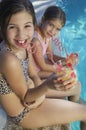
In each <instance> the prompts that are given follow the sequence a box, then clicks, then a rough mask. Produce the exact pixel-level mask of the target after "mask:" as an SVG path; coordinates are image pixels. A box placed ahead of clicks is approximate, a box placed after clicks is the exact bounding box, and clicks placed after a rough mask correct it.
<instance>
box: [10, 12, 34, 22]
mask: <svg viewBox="0 0 86 130" xmlns="http://www.w3.org/2000/svg"><path fill="white" fill-rule="evenodd" d="M24 22H33V18H32V16H31V14H30V13H28V12H27V11H21V12H18V13H16V14H13V15H12V16H11V18H10V21H9V23H16V24H17V23H24Z"/></svg>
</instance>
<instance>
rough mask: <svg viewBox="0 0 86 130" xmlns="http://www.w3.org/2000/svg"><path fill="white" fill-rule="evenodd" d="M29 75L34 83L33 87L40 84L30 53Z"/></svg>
mask: <svg viewBox="0 0 86 130" xmlns="http://www.w3.org/2000/svg"><path fill="white" fill-rule="evenodd" d="M28 70H29V75H30V77H31V79H32V80H33V81H34V84H35V86H38V85H39V84H41V83H42V81H41V80H40V78H39V76H38V74H37V71H36V66H35V65H34V60H33V56H32V54H31V53H30V54H29V67H28Z"/></svg>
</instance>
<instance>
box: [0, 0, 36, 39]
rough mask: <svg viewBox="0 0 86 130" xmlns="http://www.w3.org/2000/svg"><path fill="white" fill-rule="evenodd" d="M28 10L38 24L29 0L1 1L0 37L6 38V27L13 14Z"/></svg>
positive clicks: (34, 22)
mask: <svg viewBox="0 0 86 130" xmlns="http://www.w3.org/2000/svg"><path fill="white" fill-rule="evenodd" d="M23 10H26V11H27V12H28V13H29V14H31V16H32V18H33V24H34V26H36V17H35V12H34V8H33V5H32V3H31V2H30V1H29V0H2V1H1V2H0V35H1V36H0V37H1V38H3V39H6V29H7V25H8V23H9V20H10V18H11V16H12V15H13V14H15V13H17V12H21V11H23Z"/></svg>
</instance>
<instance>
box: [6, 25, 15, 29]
mask: <svg viewBox="0 0 86 130" xmlns="http://www.w3.org/2000/svg"><path fill="white" fill-rule="evenodd" d="M7 28H8V29H14V28H16V27H15V26H14V25H8V27H7Z"/></svg>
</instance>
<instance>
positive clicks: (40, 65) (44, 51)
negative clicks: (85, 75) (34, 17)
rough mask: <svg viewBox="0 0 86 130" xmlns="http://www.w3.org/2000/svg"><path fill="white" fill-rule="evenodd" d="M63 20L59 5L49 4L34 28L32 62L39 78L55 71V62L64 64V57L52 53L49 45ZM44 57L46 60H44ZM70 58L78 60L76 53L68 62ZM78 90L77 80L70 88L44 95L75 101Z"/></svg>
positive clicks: (63, 22) (64, 17)
mask: <svg viewBox="0 0 86 130" xmlns="http://www.w3.org/2000/svg"><path fill="white" fill-rule="evenodd" d="M65 22H66V16H65V12H64V11H63V10H62V9H61V8H60V7H57V6H50V7H48V8H47V9H46V10H45V12H44V14H43V16H42V19H41V23H40V24H39V25H38V26H37V28H36V30H35V33H34V38H33V40H32V43H33V44H32V45H33V46H32V49H34V48H35V51H33V57H34V64H35V66H36V68H37V72H38V74H39V76H40V77H41V78H47V77H48V76H49V75H50V74H51V73H52V72H56V71H57V64H56V63H55V62H58V61H59V60H61V61H62V62H63V63H65V64H66V59H65V58H63V57H59V56H55V55H53V52H52V45H51V42H52V38H53V37H54V36H55V35H58V34H59V32H60V30H61V29H62V27H63V26H64V25H65ZM46 57H47V59H48V62H46ZM71 60H72V62H73V63H74V62H76V61H77V60H78V59H77V55H76V54H73V55H72V56H71V58H70V57H68V62H71ZM51 62H52V63H51ZM68 62H67V63H68ZM53 63H54V64H53ZM73 63H72V64H73ZM80 91H81V86H80V84H79V83H78V81H77V84H76V86H74V87H73V88H72V89H68V90H67V91H59V92H56V91H55V90H54V91H52V90H50V91H48V93H47V95H46V96H47V97H55V98H61V97H65V96H68V98H69V99H70V100H71V101H74V102H76V101H77V100H78V99H79V95H80Z"/></svg>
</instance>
